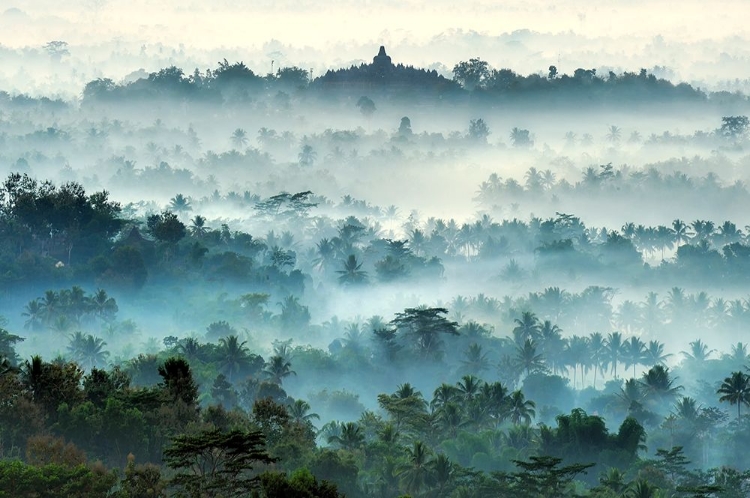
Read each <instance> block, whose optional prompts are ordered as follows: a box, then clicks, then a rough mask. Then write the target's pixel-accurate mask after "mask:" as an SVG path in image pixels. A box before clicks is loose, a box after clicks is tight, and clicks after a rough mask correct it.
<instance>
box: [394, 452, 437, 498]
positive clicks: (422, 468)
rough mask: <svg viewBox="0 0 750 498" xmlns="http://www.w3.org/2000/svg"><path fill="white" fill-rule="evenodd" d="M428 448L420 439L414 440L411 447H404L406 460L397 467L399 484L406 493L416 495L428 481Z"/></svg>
mask: <svg viewBox="0 0 750 498" xmlns="http://www.w3.org/2000/svg"><path fill="white" fill-rule="evenodd" d="M429 456H430V450H429V448H427V447H426V446H425V444H424V443H423V442H421V441H414V444H413V446H412V447H411V448H406V461H405V462H404V463H403V464H401V465H400V466H399V467H398V470H397V472H398V476H399V478H400V480H401V485H402V486H403V487H404V490H405V491H406V492H407V493H411V494H413V495H415V496H416V495H418V494H419V493H420V492H421V491H422V489H424V488H426V487H427V485H428V482H429V476H430V469H429V465H428V463H429Z"/></svg>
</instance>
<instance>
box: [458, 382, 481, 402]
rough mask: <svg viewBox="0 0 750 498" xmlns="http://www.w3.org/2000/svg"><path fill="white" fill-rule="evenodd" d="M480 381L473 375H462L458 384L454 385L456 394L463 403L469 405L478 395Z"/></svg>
mask: <svg viewBox="0 0 750 498" xmlns="http://www.w3.org/2000/svg"><path fill="white" fill-rule="evenodd" d="M481 385H482V381H480V380H479V379H478V378H476V377H474V376H473V375H464V376H463V377H462V378H461V380H460V381H459V382H457V383H456V388H457V389H458V394H459V396H460V397H461V398H463V401H464V402H465V403H471V402H472V401H473V400H474V398H475V397H476V396H477V395H478V394H479V389H480V388H481Z"/></svg>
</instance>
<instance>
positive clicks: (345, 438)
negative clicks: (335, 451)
mask: <svg viewBox="0 0 750 498" xmlns="http://www.w3.org/2000/svg"><path fill="white" fill-rule="evenodd" d="M364 442H365V435H364V433H363V432H362V428H361V427H360V426H359V424H357V423H356V422H346V423H345V424H343V425H342V426H341V432H340V433H339V434H334V435H332V436H329V437H328V443H329V444H330V443H336V444H338V445H339V446H340V447H341V448H344V449H346V450H350V451H352V450H355V449H357V448H359V447H360V446H362V444H363V443H364Z"/></svg>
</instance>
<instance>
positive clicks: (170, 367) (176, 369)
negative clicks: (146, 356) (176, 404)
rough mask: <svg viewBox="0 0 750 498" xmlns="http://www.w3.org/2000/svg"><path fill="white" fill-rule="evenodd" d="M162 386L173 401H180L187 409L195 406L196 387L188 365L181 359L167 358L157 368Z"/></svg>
mask: <svg viewBox="0 0 750 498" xmlns="http://www.w3.org/2000/svg"><path fill="white" fill-rule="evenodd" d="M158 372H159V375H160V376H161V378H162V386H163V387H164V388H165V389H166V390H167V392H168V393H169V394H170V395H171V396H172V398H173V399H174V400H175V401H178V400H179V401H182V402H183V403H185V404H186V405H187V406H189V407H195V406H197V405H196V404H197V402H198V385H197V384H196V383H195V381H194V380H193V372H192V371H191V370H190V365H189V364H188V362H187V361H185V360H184V359H183V358H174V357H173V358H167V359H166V360H165V361H164V364H163V365H160V366H159V368H158Z"/></svg>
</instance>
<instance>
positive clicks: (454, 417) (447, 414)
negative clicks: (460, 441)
mask: <svg viewBox="0 0 750 498" xmlns="http://www.w3.org/2000/svg"><path fill="white" fill-rule="evenodd" d="M437 421H438V423H439V424H440V426H441V429H442V430H443V431H445V432H446V433H448V434H449V435H450V437H456V434H457V433H458V430H459V429H461V428H462V427H465V426H467V425H468V424H469V420H467V419H466V417H464V413H463V410H462V409H461V407H460V406H458V405H457V404H456V403H448V404H447V405H445V406H444V407H442V408H441V409H440V412H438V414H437Z"/></svg>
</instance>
